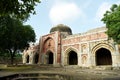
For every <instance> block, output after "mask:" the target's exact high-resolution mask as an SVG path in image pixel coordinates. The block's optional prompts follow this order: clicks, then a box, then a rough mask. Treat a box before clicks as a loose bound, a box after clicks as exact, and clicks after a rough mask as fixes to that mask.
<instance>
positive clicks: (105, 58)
mask: <svg viewBox="0 0 120 80" xmlns="http://www.w3.org/2000/svg"><path fill="white" fill-rule="evenodd" d="M96 65H97V66H99V65H112V57H111V52H110V51H109V50H108V49H105V48H100V49H98V50H97V51H96Z"/></svg>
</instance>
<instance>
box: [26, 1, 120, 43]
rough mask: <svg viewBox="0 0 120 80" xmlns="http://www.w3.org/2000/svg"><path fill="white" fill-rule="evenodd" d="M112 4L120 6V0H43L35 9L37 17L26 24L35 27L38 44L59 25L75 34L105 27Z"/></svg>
mask: <svg viewBox="0 0 120 80" xmlns="http://www.w3.org/2000/svg"><path fill="white" fill-rule="evenodd" d="M112 4H120V0H41V3H39V4H37V6H36V7H35V11H36V15H31V16H30V18H29V20H28V21H27V22H26V23H25V24H29V25H31V26H32V27H33V29H34V31H35V33H36V43H38V42H39V39H40V36H42V35H46V34H49V32H50V29H51V28H52V27H54V26H56V25H58V24H65V25H67V26H69V27H70V28H71V29H72V33H73V34H77V33H83V32H86V31H88V30H90V29H94V28H97V27H102V26H105V24H104V23H103V22H102V21H101V19H102V18H103V14H104V13H105V12H106V10H109V9H110V7H111V6H112Z"/></svg>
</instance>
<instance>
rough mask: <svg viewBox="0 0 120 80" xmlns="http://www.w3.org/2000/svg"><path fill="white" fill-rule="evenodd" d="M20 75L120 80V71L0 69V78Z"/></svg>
mask: <svg viewBox="0 0 120 80" xmlns="http://www.w3.org/2000/svg"><path fill="white" fill-rule="evenodd" d="M20 73H21V74H22V73H40V74H62V75H69V76H73V77H75V78H76V79H78V80H120V70H119V69H117V70H103V69H89V68H84V69H83V68H79V67H53V66H44V65H42V66H41V65H39V66H38V65H32V66H31V65H27V66H17V67H16V66H10V67H4V68H0V77H4V76H8V75H12V74H20ZM80 78H82V79H80Z"/></svg>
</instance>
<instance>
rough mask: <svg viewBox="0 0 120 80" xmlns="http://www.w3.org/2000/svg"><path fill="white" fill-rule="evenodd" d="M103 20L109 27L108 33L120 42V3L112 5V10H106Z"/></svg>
mask: <svg viewBox="0 0 120 80" xmlns="http://www.w3.org/2000/svg"><path fill="white" fill-rule="evenodd" d="M102 21H103V22H104V23H105V24H106V27H107V28H108V30H107V32H106V33H107V34H108V37H109V38H112V39H113V40H114V41H115V42H116V43H120V5H116V4H114V5H112V7H111V8H110V11H106V13H105V14H104V17H103V18H102Z"/></svg>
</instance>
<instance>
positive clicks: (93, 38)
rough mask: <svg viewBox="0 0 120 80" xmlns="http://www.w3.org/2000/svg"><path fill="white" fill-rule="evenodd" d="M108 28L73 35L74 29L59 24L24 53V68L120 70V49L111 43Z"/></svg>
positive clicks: (119, 46)
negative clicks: (29, 66) (57, 67)
mask: <svg viewBox="0 0 120 80" xmlns="http://www.w3.org/2000/svg"><path fill="white" fill-rule="evenodd" d="M106 30H107V29H106V27H100V28H96V29H93V30H89V31H87V32H85V33H80V34H72V30H71V29H70V27H68V26H66V25H63V24H59V25H57V26H55V27H52V29H51V30H50V33H49V34H46V35H43V36H41V37H40V41H39V44H38V45H32V46H30V47H29V48H28V49H27V50H24V52H23V63H24V64H47V65H48V64H50V65H53V66H69V65H76V66H79V67H96V66H111V67H120V45H117V44H115V42H114V41H113V40H108V36H107V35H106V34H105V32H106Z"/></svg>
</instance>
